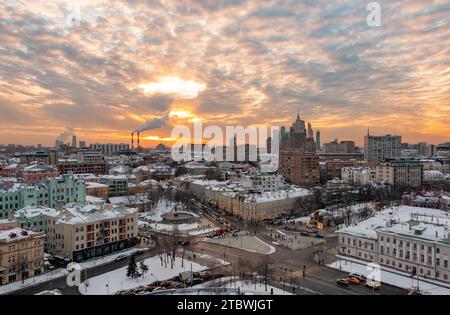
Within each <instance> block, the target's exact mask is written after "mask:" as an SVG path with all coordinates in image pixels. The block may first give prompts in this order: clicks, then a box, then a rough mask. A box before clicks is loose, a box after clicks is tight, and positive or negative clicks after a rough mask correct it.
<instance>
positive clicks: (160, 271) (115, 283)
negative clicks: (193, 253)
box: [78, 256, 208, 295]
mask: <svg viewBox="0 0 450 315" xmlns="http://www.w3.org/2000/svg"><path fill="white" fill-rule="evenodd" d="M181 262H182V260H181V258H179V257H176V259H175V263H174V267H173V268H170V265H168V266H167V267H165V266H163V265H161V260H160V259H159V257H158V256H154V257H151V258H148V259H146V260H145V264H146V265H147V266H148V272H147V273H146V274H145V276H144V277H139V278H137V279H132V278H128V277H127V276H126V274H127V267H123V268H120V269H116V270H113V271H110V272H107V273H104V274H102V275H99V276H96V277H93V278H90V279H88V280H87V281H85V282H83V283H81V285H80V287H79V289H78V290H79V292H80V293H81V294H84V295H109V294H114V293H116V292H118V291H121V290H127V289H133V288H137V287H139V286H143V285H149V284H151V283H153V282H155V281H162V280H168V279H171V278H173V277H175V276H177V275H178V274H179V273H180V272H183V271H191V270H192V271H193V272H196V271H202V270H206V269H208V267H205V266H202V265H199V264H197V263H195V262H191V261H188V260H186V259H185V260H184V266H183V267H181Z"/></svg>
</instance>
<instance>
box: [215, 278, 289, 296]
mask: <svg viewBox="0 0 450 315" xmlns="http://www.w3.org/2000/svg"><path fill="white" fill-rule="evenodd" d="M223 287H224V288H240V291H241V292H244V293H245V295H270V294H271V291H272V289H273V295H292V293H290V292H287V291H284V290H282V289H278V288H276V287H273V286H270V285H267V291H266V287H265V285H264V281H261V283H259V281H256V282H255V283H252V282H251V281H244V280H239V281H234V282H230V283H228V284H226V285H224V286H223Z"/></svg>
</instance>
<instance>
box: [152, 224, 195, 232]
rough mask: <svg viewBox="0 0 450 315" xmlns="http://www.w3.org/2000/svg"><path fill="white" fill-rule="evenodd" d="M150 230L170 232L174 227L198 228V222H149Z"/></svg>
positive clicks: (183, 229)
mask: <svg viewBox="0 0 450 315" xmlns="http://www.w3.org/2000/svg"><path fill="white" fill-rule="evenodd" d="M148 226H149V227H150V228H151V229H152V230H155V231H159V232H172V231H173V229H174V227H177V228H178V230H179V231H189V230H194V229H197V228H198V223H189V224H187V223H185V224H163V223H150V224H149V225H148Z"/></svg>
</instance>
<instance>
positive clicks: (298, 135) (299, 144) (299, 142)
mask: <svg viewBox="0 0 450 315" xmlns="http://www.w3.org/2000/svg"><path fill="white" fill-rule="evenodd" d="M290 138H291V147H292V149H293V150H299V149H302V150H304V149H305V141H306V129H305V121H304V120H302V119H301V118H300V113H297V119H296V120H295V122H294V123H293V124H292V127H291V129H290Z"/></svg>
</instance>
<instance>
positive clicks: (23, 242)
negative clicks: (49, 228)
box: [0, 227, 45, 285]
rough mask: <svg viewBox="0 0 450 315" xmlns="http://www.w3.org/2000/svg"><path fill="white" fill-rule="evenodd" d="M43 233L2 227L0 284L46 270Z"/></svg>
mask: <svg viewBox="0 0 450 315" xmlns="http://www.w3.org/2000/svg"><path fill="white" fill-rule="evenodd" d="M44 239H45V235H44V234H43V233H37V232H33V231H29V230H26V229H22V228H18V227H15V228H9V229H0V285H3V284H8V283H11V282H15V281H19V280H24V279H27V278H30V277H34V276H37V275H39V274H41V273H42V272H43V271H44Z"/></svg>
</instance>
